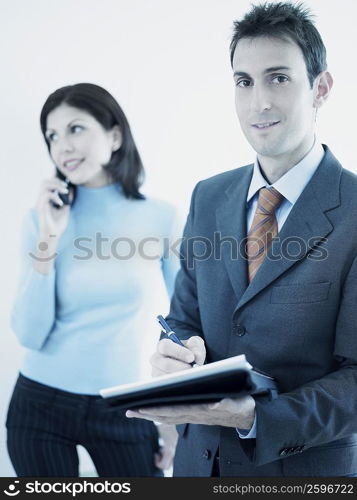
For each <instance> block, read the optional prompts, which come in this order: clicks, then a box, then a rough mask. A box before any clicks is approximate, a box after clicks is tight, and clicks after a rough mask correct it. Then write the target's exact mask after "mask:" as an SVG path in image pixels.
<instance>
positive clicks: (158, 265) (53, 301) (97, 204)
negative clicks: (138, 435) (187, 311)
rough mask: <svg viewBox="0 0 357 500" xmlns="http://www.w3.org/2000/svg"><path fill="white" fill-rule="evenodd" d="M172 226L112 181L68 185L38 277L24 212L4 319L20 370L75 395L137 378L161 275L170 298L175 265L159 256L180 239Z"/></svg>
mask: <svg viewBox="0 0 357 500" xmlns="http://www.w3.org/2000/svg"><path fill="white" fill-rule="evenodd" d="M178 229H179V227H178V224H177V219H176V214H175V210H174V208H173V207H172V206H171V205H169V204H168V203H166V202H162V201H158V200H153V199H146V200H128V199H127V198H125V197H124V195H123V194H122V191H121V187H120V185H118V184H111V185H108V186H105V187H102V188H86V187H84V186H78V188H77V196H76V200H75V203H74V204H73V206H72V207H71V211H70V217H69V223H68V226H67V228H66V230H65V232H64V233H63V235H62V236H61V239H60V243H59V247H58V250H57V256H56V257H54V258H55V266H54V270H53V271H52V272H51V273H50V274H48V275H42V274H40V273H38V272H37V271H35V270H34V268H33V257H31V255H30V254H31V253H32V254H34V253H35V250H36V244H37V240H38V219H37V214H36V211H35V210H34V209H33V210H31V211H30V212H29V214H28V216H27V217H26V219H25V225H24V241H23V250H24V253H23V269H22V273H21V276H20V285H19V289H18V292H17V296H16V299H15V303H14V306H13V310H12V317H11V322H12V328H13V330H14V331H15V333H16V335H17V336H18V338H19V340H20V342H21V344H22V345H23V346H25V347H27V348H28V349H27V351H26V354H25V359H24V363H23V366H22V368H21V373H22V374H23V375H25V376H26V377H28V378H30V379H32V380H35V381H37V382H40V383H42V384H46V385H49V386H52V387H56V388H58V389H62V390H66V391H70V392H75V393H81V394H97V393H98V391H99V389H101V388H103V387H108V386H112V385H117V384H121V383H127V382H131V381H134V380H137V379H138V377H139V373H140V363H141V359H142V350H143V346H144V345H145V342H144V336H145V334H146V331H145V330H146V323H147V321H148V320H149V318H150V320H151V319H152V318H153V317H154V316H155V314H158V311H155V310H150V308H151V304H152V303H153V299H155V296H156V295H158V294H160V290H161V289H162V288H164V285H163V279H162V278H164V281H165V284H166V288H167V291H168V293H169V295H170V296H171V294H172V292H173V286H174V280H175V275H176V272H177V270H178V267H179V262H178V259H177V257H176V256H175V255H174V253H172V252H169V254H165V251H164V249H165V245H166V247H167V242H168V241H170V242H171V243H172V241H173V240H174V239H175V238H177V237H178V236H180V234H178ZM165 241H166V243H165ZM161 291H162V290H161ZM158 333H159V332H158ZM149 354H150V353H148V355H149Z"/></svg>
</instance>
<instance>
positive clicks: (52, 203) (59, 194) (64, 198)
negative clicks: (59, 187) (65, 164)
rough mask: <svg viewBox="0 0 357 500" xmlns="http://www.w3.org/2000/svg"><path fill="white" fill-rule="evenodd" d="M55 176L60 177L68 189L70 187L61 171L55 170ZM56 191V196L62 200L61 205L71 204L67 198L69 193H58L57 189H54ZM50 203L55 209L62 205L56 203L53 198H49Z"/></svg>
mask: <svg viewBox="0 0 357 500" xmlns="http://www.w3.org/2000/svg"><path fill="white" fill-rule="evenodd" d="M56 177H58V178H59V179H61V181H63V182H64V183H65V184H66V186H67V188H68V189H69V188H70V182H69V180H68V178H67V177H65V176H64V175H63V174H62V173H61V172H59V170H56ZM56 193H57V194H58V197H59V198H60V200H62V201H63V205H70V204H71V202H70V200H69V193H59V192H58V191H56ZM50 203H51V205H52V206H53V207H55V208H57V209H59V208H61V207H62V206H63V205H58V203H56V202H55V201H53V200H51V201H50Z"/></svg>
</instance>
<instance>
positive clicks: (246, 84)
mask: <svg viewBox="0 0 357 500" xmlns="http://www.w3.org/2000/svg"><path fill="white" fill-rule="evenodd" d="M249 85H250V80H238V81H237V82H236V86H237V87H249Z"/></svg>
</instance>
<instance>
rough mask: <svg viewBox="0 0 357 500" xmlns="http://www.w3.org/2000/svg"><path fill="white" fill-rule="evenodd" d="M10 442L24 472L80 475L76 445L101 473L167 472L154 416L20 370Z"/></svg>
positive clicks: (9, 419) (10, 417)
mask: <svg viewBox="0 0 357 500" xmlns="http://www.w3.org/2000/svg"><path fill="white" fill-rule="evenodd" d="M6 426H7V431H8V433H7V444H8V451H9V455H10V459H11V461H12V464H13V466H14V469H15V471H16V473H17V475H18V476H19V477H26V476H32V477H41V476H42V477H78V454H77V450H76V445H82V446H83V447H84V448H85V449H86V450H87V451H88V453H89V455H90V457H91V458H92V460H93V463H94V465H95V467H96V470H97V473H98V475H99V476H101V477H142V476H161V475H162V473H161V471H159V470H158V469H157V468H156V467H155V464H154V454H155V453H156V452H157V451H158V447H159V446H158V432H157V429H156V426H155V425H154V424H153V423H152V422H148V421H146V420H140V419H129V418H126V417H125V411H123V410H118V409H111V408H109V409H108V406H107V405H106V403H105V402H104V401H103V400H102V398H101V397H100V396H85V395H80V394H74V393H71V392H66V391H62V390H59V389H54V388H51V387H48V386H46V385H43V384H39V383H37V382H34V381H32V380H30V379H28V378H26V377H24V376H23V375H21V374H20V376H19V378H18V380H17V383H16V386H15V389H14V392H13V395H12V399H11V402H10V406H9V410H8V415H7V421H6Z"/></svg>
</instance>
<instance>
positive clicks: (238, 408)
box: [126, 396, 255, 430]
mask: <svg viewBox="0 0 357 500" xmlns="http://www.w3.org/2000/svg"><path fill="white" fill-rule="evenodd" d="M126 416H127V417H129V418H143V419H145V420H154V421H156V422H162V423H165V424H176V425H178V424H186V423H189V424H203V425H221V426H223V427H238V428H239V429H242V430H249V429H250V428H251V427H252V425H253V422H254V416H255V401H254V399H253V398H252V396H245V397H242V398H235V399H231V398H225V399H222V400H221V401H219V402H218V403H208V404H192V405H174V406H156V407H153V408H141V409H139V410H136V411H133V410H128V411H127V412H126Z"/></svg>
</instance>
